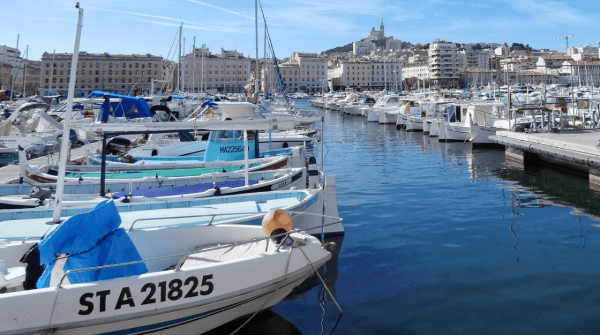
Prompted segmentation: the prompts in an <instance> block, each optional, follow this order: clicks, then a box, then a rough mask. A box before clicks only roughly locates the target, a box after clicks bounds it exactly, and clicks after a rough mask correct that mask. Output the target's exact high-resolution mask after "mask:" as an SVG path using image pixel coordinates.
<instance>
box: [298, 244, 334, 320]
mask: <svg viewBox="0 0 600 335" xmlns="http://www.w3.org/2000/svg"><path fill="white" fill-rule="evenodd" d="M299 250H300V251H301V252H302V254H303V255H304V258H306V260H307V261H308V262H309V263H310V266H312V268H313V270H315V274H316V275H317V277H318V278H319V281H320V282H321V284H322V285H323V288H324V289H325V291H327V293H328V294H329V297H330V298H331V300H333V303H334V304H335V306H336V307H337V308H338V310H339V311H340V314H344V311H342V308H341V307H340V305H339V304H338V302H337V300H336V299H335V297H334V296H333V294H331V291H329V288H328V287H327V285H326V284H325V281H324V280H323V278H322V277H321V275H320V274H319V272H318V271H317V268H316V267H315V265H314V264H313V263H312V261H311V260H310V259H309V258H308V256H306V254H305V253H304V250H302V249H299Z"/></svg>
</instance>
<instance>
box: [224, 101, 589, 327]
mask: <svg viewBox="0 0 600 335" xmlns="http://www.w3.org/2000/svg"><path fill="white" fill-rule="evenodd" d="M296 103H297V105H299V106H300V107H301V108H304V109H308V110H311V108H310V107H308V106H307V103H306V100H297V101H296ZM324 115H325V117H326V122H325V136H324V137H325V150H324V155H325V167H324V169H325V172H326V173H328V174H335V175H336V178H337V200H338V206H339V212H340V216H341V217H342V218H344V227H345V230H346V234H345V237H344V238H343V243H340V242H341V241H338V244H341V250H338V251H339V255H337V257H335V258H334V260H333V262H330V263H328V264H327V265H326V268H325V269H324V270H323V271H322V272H321V273H322V274H324V277H325V281H327V282H328V283H329V285H330V286H331V289H332V291H333V292H334V294H335V296H336V298H337V301H338V302H339V304H340V306H341V307H342V309H343V311H344V314H343V316H342V317H341V319H339V320H338V317H339V315H340V314H339V312H338V310H337V308H336V306H335V304H334V303H333V302H332V301H331V299H328V298H327V296H326V295H325V294H324V292H323V290H322V289H321V288H320V287H319V286H318V283H317V280H316V278H312V279H311V281H310V282H307V283H305V285H304V286H303V287H302V288H299V290H298V292H297V293H296V294H294V295H292V296H290V297H288V298H287V299H286V300H284V301H282V302H281V303H279V304H278V305H276V306H275V307H273V308H272V309H271V310H270V311H268V312H265V313H261V314H259V315H258V316H257V317H256V318H255V319H254V320H252V321H251V322H250V323H249V324H248V325H247V326H246V327H245V328H244V330H243V331H242V333H266V334H320V333H324V334H329V333H331V332H332V330H333V331H334V333H335V334H565V333H571V334H577V333H581V334H584V333H594V332H597V331H598V330H597V329H598V328H599V327H600V319H599V318H598V315H599V314H600V294H598V293H597V290H596V284H598V283H599V282H600V268H599V267H598V263H597V262H596V260H597V259H598V254H600V206H599V205H600V197H599V194H598V193H596V192H594V191H592V190H590V189H589V186H588V181H587V176H577V175H573V174H568V173H565V172H563V171H555V170H554V169H553V168H552V167H544V166H531V167H530V166H528V167H526V168H525V169H522V168H519V167H511V166H508V167H507V166H506V164H505V159H504V151H503V150H498V149H473V148H472V147H471V144H470V143H447V144H446V143H439V142H438V141H437V138H429V137H428V136H423V134H422V133H408V132H406V131H404V130H396V127H395V125H378V124H377V123H368V122H367V120H366V118H364V117H355V116H348V115H343V114H342V113H339V112H330V111H327V112H324ZM319 151H320V143H317V144H316V148H315V154H316V155H317V157H319V156H318V155H320V152H319ZM338 321H339V322H338ZM240 324H241V322H238V323H235V322H234V323H232V324H229V325H226V326H224V327H222V328H219V329H218V330H217V332H216V333H218V332H222V331H227V330H233V329H235V327H236V326H239V325H240Z"/></svg>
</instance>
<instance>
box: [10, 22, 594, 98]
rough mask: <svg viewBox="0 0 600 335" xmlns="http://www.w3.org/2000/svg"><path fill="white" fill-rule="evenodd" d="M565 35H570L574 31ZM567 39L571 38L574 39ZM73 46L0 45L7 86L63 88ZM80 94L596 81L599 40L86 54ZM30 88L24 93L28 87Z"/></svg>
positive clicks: (391, 41) (376, 38) (380, 34)
mask: <svg viewBox="0 0 600 335" xmlns="http://www.w3.org/2000/svg"><path fill="white" fill-rule="evenodd" d="M567 38H568V37H567ZM566 42H568V39H567V41H566ZM71 58H72V54H70V53H54V52H52V53H50V52H45V53H44V54H43V55H42V58H41V60H31V59H27V56H25V57H23V56H22V54H21V50H19V49H18V48H16V47H10V46H6V45H2V46H0V89H2V90H6V91H8V90H11V89H12V90H13V92H14V93H15V94H16V95H20V94H23V93H24V94H25V95H31V94H41V95H47V94H66V92H67V88H68V84H69V80H70V78H69V76H70V72H71ZM76 71H77V72H76V75H77V79H76V80H77V82H76V84H75V94H76V96H85V95H87V94H89V93H90V92H92V91H94V90H103V91H110V92H114V93H119V94H128V95H141V94H165V93H168V92H175V91H179V92H200V91H207V92H220V93H231V92H234V93H237V92H244V91H245V90H247V89H248V88H249V87H251V86H252V85H253V83H254V78H256V77H255V73H257V72H258V78H259V83H260V84H259V85H260V86H259V88H260V90H261V91H262V92H273V91H281V90H283V89H285V90H286V91H287V92H309V93H310V92H317V91H329V90H345V89H354V90H359V91H369V90H382V89H390V90H406V89H415V88H419V87H436V88H466V87H472V86H486V85H492V84H493V85H506V84H507V83H508V82H509V81H510V82H511V83H512V84H521V85H524V84H540V83H549V84H550V83H560V84H566V85H569V84H576V85H598V84H600V83H599V82H598V80H599V78H600V76H599V74H600V50H599V47H598V45H585V46H579V47H572V46H571V47H567V48H566V52H559V51H557V50H550V49H533V48H531V47H530V46H529V45H523V44H520V43H512V45H508V44H500V43H484V42H481V43H455V42H450V41H444V40H440V39H435V40H434V41H432V42H431V43H428V44H425V45H421V44H416V45H413V44H411V43H407V42H402V41H401V40H399V39H395V38H394V37H393V36H389V37H388V36H386V35H385V25H384V22H383V19H382V21H381V24H380V26H379V30H376V29H375V28H374V27H373V28H372V29H371V31H370V32H369V35H368V36H367V37H365V38H363V39H361V40H359V41H355V42H353V43H351V44H348V45H345V46H341V47H336V48H333V49H330V50H327V51H324V52H322V53H321V54H317V53H306V52H294V53H292V55H291V56H290V57H288V58H283V59H278V61H277V64H275V63H274V61H273V59H269V58H261V59H260V60H259V66H258V71H256V62H255V59H254V58H251V57H248V56H244V55H243V54H242V53H239V52H237V51H236V50H224V49H222V48H221V50H220V52H219V53H212V52H211V51H210V50H209V48H208V47H206V46H202V47H200V48H194V50H193V51H192V52H190V53H188V54H184V55H182V56H181V58H180V61H178V62H176V61H171V60H168V59H165V58H163V57H161V56H154V55H151V54H132V55H122V54H109V53H88V52H85V51H82V52H80V55H79V62H78V65H77V70H76ZM23 91H25V92H23Z"/></svg>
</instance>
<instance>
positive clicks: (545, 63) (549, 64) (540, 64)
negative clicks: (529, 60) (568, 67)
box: [535, 56, 571, 73]
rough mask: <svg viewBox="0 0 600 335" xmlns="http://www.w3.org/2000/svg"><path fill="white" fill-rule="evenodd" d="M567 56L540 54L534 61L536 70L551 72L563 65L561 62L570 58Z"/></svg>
mask: <svg viewBox="0 0 600 335" xmlns="http://www.w3.org/2000/svg"><path fill="white" fill-rule="evenodd" d="M570 58H571V57H567V56H540V57H538V60H537V62H536V64H535V65H536V68H537V70H538V72H544V73H546V72H547V73H551V72H552V71H553V70H558V69H560V68H561V67H562V66H563V63H564V62H566V61H568V60H570Z"/></svg>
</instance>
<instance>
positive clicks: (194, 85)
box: [192, 36, 196, 93]
mask: <svg viewBox="0 0 600 335" xmlns="http://www.w3.org/2000/svg"><path fill="white" fill-rule="evenodd" d="M192 57H194V65H193V67H194V71H192V93H194V92H196V36H194V47H193V52H192Z"/></svg>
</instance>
